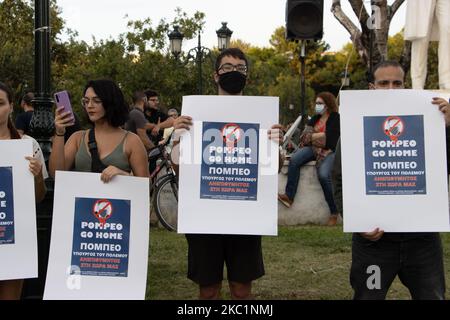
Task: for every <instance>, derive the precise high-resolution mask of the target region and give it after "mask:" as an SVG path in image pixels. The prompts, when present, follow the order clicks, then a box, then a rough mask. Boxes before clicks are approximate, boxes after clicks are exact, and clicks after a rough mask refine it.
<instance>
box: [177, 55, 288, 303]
mask: <svg viewBox="0 0 450 320" xmlns="http://www.w3.org/2000/svg"><path fill="white" fill-rule="evenodd" d="M215 68H216V72H215V73H214V80H215V82H216V83H217V86H218V91H219V95H242V91H243V89H244V87H245V84H246V81H247V75H248V64H247V59H246V57H245V55H244V53H243V52H242V51H241V50H240V49H237V48H230V49H226V50H224V51H222V52H221V54H220V55H219V56H218V57H217V60H216V65H215ZM191 126H192V118H191V117H189V116H180V117H178V118H177V119H176V120H175V123H174V128H175V130H176V131H175V134H174V136H175V138H174V151H173V152H172V160H173V163H177V164H178V163H179V161H178V159H179V155H178V151H177V150H178V148H176V147H175V146H176V145H177V144H178V141H177V139H179V134H178V133H177V131H179V130H180V129H187V130H189V129H190V127H191ZM268 134H269V139H271V140H274V141H277V142H279V143H281V142H282V141H283V135H282V133H281V126H280V125H274V126H272V128H271V130H269V132H268ZM175 170H177V171H178V166H175ZM186 239H187V241H188V278H189V279H191V280H192V281H194V282H196V283H197V284H198V285H199V289H200V294H199V297H200V299H219V298H220V291H221V287H222V280H223V265H224V263H226V265H227V272H228V277H227V278H228V283H229V287H230V292H231V297H232V299H250V298H251V288H252V281H253V280H255V279H258V278H260V277H262V276H263V275H264V264H263V257H262V248H261V236H249V235H216V234H186Z"/></svg>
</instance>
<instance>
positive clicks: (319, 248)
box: [146, 226, 450, 300]
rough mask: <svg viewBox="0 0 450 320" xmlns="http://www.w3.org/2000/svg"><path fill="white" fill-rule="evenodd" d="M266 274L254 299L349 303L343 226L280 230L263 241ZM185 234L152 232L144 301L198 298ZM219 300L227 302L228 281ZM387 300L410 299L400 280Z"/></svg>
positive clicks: (447, 258) (449, 244) (448, 241)
mask: <svg viewBox="0 0 450 320" xmlns="http://www.w3.org/2000/svg"><path fill="white" fill-rule="evenodd" d="M442 241H443V246H444V264H445V274H446V281H447V292H449V291H450V290H449V289H450V287H449V283H450V252H448V250H446V249H447V248H450V234H442ZM263 254H264V265H265V269H266V275H265V276H264V277H262V278H260V279H258V280H256V281H255V282H254V283H253V294H254V296H255V298H256V299H276V300H279V299H281V300H291V299H301V300H310V299H315V300H321V299H333V300H336V299H338V300H340V299H351V298H352V294H353V291H352V288H351V287H350V283H349V270H350V263H351V235H350V234H344V233H343V232H342V226H337V227H331V228H330V227H322V226H298V227H280V228H279V233H278V237H263ZM186 273H187V243H186V239H185V237H184V235H179V234H176V233H174V232H168V231H166V230H163V229H158V228H152V230H151V233H150V259H149V266H148V279H147V280H148V281H147V295H146V296H147V299H152V300H160V299H163V300H172V299H187V300H190V299H197V296H198V288H197V285H196V284H194V283H193V282H191V281H190V280H188V279H187V278H186ZM223 297H224V298H225V299H229V290H228V287H227V285H226V282H225V281H224V283H223ZM387 298H388V299H410V295H409V292H408V290H407V289H406V288H405V287H404V286H403V285H402V284H401V283H400V281H399V280H398V278H397V279H396V280H395V281H394V283H393V285H392V286H391V288H390V290H389V293H388V296H387Z"/></svg>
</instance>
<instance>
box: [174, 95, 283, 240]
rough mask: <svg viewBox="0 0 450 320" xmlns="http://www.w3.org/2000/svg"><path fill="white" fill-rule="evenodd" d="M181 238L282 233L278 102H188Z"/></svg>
mask: <svg viewBox="0 0 450 320" xmlns="http://www.w3.org/2000/svg"><path fill="white" fill-rule="evenodd" d="M182 113H183V114H185V115H189V116H191V117H192V118H193V121H194V125H193V128H192V129H191V130H190V131H189V132H185V133H184V134H183V135H182V136H181V143H180V144H181V146H180V150H181V157H180V188H179V206H178V232H179V233H207V234H255V235H276V234H277V217H278V215H277V190H278V152H279V149H278V144H277V142H274V141H271V140H269V139H268V134H267V131H268V130H269V129H270V128H271V126H272V125H274V124H276V123H278V98H274V97H246V96H190V97H183V109H182Z"/></svg>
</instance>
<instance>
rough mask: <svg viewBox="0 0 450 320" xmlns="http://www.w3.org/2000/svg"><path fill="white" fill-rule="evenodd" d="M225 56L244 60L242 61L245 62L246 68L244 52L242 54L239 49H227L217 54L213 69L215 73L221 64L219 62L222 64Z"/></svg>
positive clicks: (246, 62)
mask: <svg viewBox="0 0 450 320" xmlns="http://www.w3.org/2000/svg"><path fill="white" fill-rule="evenodd" d="M226 56H231V57H233V58H236V59H241V60H244V61H245V65H246V66H247V67H248V61H247V57H246V56H245V54H244V52H242V50H241V49H239V48H228V49H225V50H223V51H222V52H221V53H220V54H219V56H218V57H217V59H216V65H215V67H216V72H217V71H219V68H220V64H221V62H222V59H223V58H224V57H226Z"/></svg>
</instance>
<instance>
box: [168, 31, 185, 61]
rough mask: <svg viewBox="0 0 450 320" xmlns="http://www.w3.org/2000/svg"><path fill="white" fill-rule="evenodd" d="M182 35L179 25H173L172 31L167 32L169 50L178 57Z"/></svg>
mask: <svg viewBox="0 0 450 320" xmlns="http://www.w3.org/2000/svg"><path fill="white" fill-rule="evenodd" d="M183 38H184V35H183V34H182V33H181V32H180V30H179V26H174V27H173V31H172V32H171V33H169V40H170V52H172V54H173V55H174V56H175V59H178V56H179V55H180V53H181V44H182V43H183Z"/></svg>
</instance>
